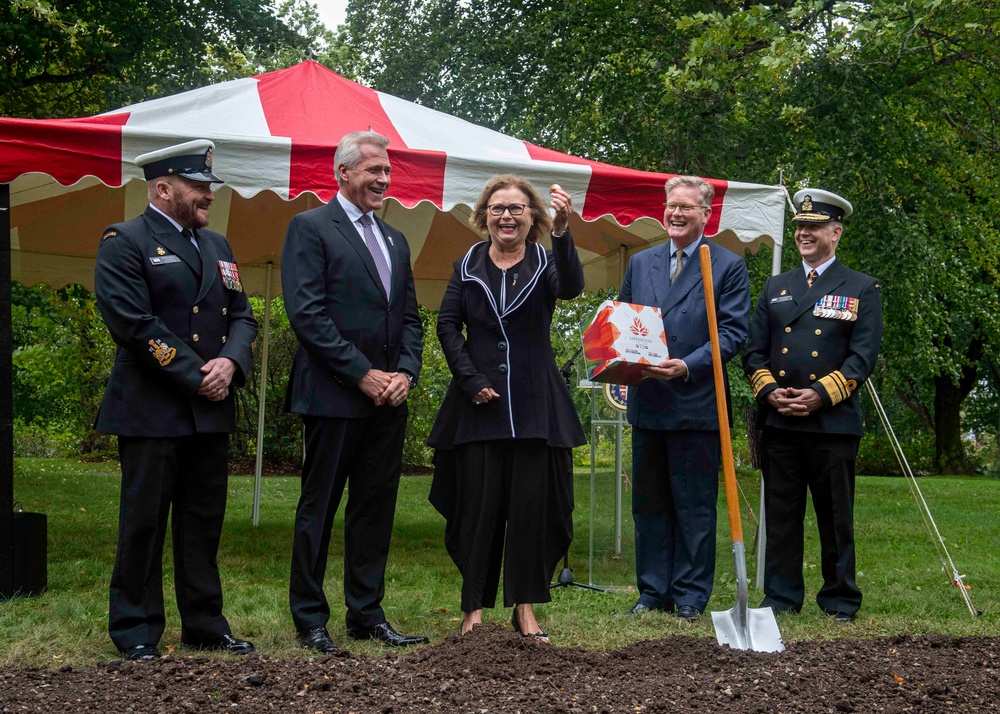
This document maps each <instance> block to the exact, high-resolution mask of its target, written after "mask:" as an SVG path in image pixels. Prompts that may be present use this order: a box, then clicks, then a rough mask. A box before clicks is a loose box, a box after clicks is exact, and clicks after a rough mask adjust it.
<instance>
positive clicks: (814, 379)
mask: <svg viewBox="0 0 1000 714" xmlns="http://www.w3.org/2000/svg"><path fill="white" fill-rule="evenodd" d="M809 381H810V382H815V381H816V375H815V374H810V375H809Z"/></svg>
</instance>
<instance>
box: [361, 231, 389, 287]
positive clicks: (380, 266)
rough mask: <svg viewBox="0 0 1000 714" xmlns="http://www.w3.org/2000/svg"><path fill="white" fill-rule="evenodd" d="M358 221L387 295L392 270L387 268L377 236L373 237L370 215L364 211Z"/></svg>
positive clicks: (387, 264)
mask: <svg viewBox="0 0 1000 714" xmlns="http://www.w3.org/2000/svg"><path fill="white" fill-rule="evenodd" d="M358 223H360V224H361V232H362V234H364V237H365V245H366V246H368V252H369V253H371V254H372V260H374V261H375V268H376V269H377V270H378V277H379V278H380V279H381V280H382V287H383V288H385V295H386V297H389V286H390V285H391V284H392V272H391V271H390V270H389V263H388V262H386V259H385V254H384V253H383V252H382V248H381V246H379V244H378V238H376V237H375V231H373V230H372V217H371V216H369V215H368V214H367V213H366V214H364V215H363V216H361V218H359V219H358Z"/></svg>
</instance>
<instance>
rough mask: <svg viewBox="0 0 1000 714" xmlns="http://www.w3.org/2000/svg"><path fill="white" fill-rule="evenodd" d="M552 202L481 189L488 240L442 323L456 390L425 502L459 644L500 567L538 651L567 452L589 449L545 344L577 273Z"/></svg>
mask: <svg viewBox="0 0 1000 714" xmlns="http://www.w3.org/2000/svg"><path fill="white" fill-rule="evenodd" d="M550 195H551V207H552V209H553V212H554V218H550V217H549V212H548V210H547V207H546V206H545V204H544V202H543V201H542V199H541V197H540V196H539V195H538V192H537V191H536V190H535V189H534V187H533V186H532V185H531V184H530V183H529V182H528V181H527V180H525V179H523V178H521V177H519V176H512V175H505V176H496V177H494V178H492V179H490V180H489V181H488V182H487V184H486V187H485V188H484V189H483V192H482V194H481V195H480V197H479V200H478V201H477V202H476V205H475V207H474V208H473V213H472V216H471V217H470V219H469V222H470V223H471V224H472V225H473V226H474V227H475V228H477V229H478V230H480V231H482V232H484V233H485V234H486V240H485V241H484V242H482V243H478V244H476V245H474V246H473V247H472V248H471V249H470V250H469V252H468V253H466V254H465V256H464V257H463V258H462V259H461V260H458V261H456V262H455V270H454V272H453V274H452V276H451V280H450V282H449V283H448V288H447V290H446V292H445V295H444V299H443V300H442V302H441V310H440V313H439V314H438V328H437V334H438V338H439V339H440V340H441V347H442V349H443V350H444V355H445V358H446V359H447V361H448V366H449V368H450V369H451V373H452V380H451V385H450V386H449V388H448V392H447V394H446V395H445V398H444V401H443V403H442V405H441V410H440V412H439V413H438V417H437V421H436V422H435V424H434V428H433V429H432V430H431V435H430V437H429V439H428V443H429V444H430V446H432V447H434V449H435V455H434V484H433V486H432V489H431V502H432V503H433V504H434V506H435V508H437V509H438V511H440V512H441V514H442V515H443V516H444V517H445V518H446V520H447V526H446V528H445V544H446V545H447V547H448V551H449V553H450V554H451V556H452V558H453V559H454V561H455V564H456V565H457V566H458V569H459V571H460V572H461V574H462V634H465V633H466V632H468V631H469V630H471V629H472V627H473V626H474V625H476V624H478V623H480V622H482V614H483V608H484V607H493V606H494V605H495V602H496V592H497V588H498V585H499V580H500V571H501V563H502V564H503V581H504V606H505V607H510V606H514V612H513V614H512V622H513V624H514V627H515V628H516V629H517V630H518V631H519V632H520V633H521V634H522V635H524V636H525V637H533V638H535V639H536V640H540V641H545V642H547V641H548V635H547V634H546V633H544V632H542V631H541V628H540V627H539V626H538V622H537V621H536V620H535V614H534V611H533V608H532V605H533V603H538V602H549V600H550V599H551V598H550V596H549V582H550V580H551V578H552V574H553V572H554V571H555V568H556V566H557V565H558V562H559V559H560V558H561V557H562V556H563V555H564V554H565V552H566V550H567V548H569V544H570V541H571V540H572V538H573V522H572V512H573V463H572V447H574V446H579V445H580V444H583V443H585V442H586V439H585V438H584V435H583V429H582V427H581V426H580V420H579V418H578V417H577V415H576V411H575V409H574V408H573V402H572V399H571V398H570V394H569V389H568V388H567V387H566V384H565V382H564V381H563V379H562V377H561V376H560V374H559V370H558V367H557V366H556V362H555V356H554V354H553V352H552V343H551V340H550V337H549V330H550V327H551V324H552V313H553V311H554V310H555V306H556V300H559V299H563V300H569V299H572V298H574V297H576V296H577V295H579V294H580V292H581V291H582V290H583V266H582V265H581V263H580V258H579V256H578V255H577V253H576V247H575V246H574V245H573V238H572V236H571V235H570V233H569V217H570V214H571V213H572V212H573V204H572V199H571V198H570V196H569V194H568V193H566V192H565V191H563V190H562V189H561V188H560V187H559V186H557V185H554V186H552V188H551V189H550ZM550 228H551V240H552V250H546V249H545V248H543V247H542V246H541V245H540V244H539V238H541V237H543V236H544V235H545V233H546V232H548V231H549V230H550ZM505 536H506V538H505ZM505 539H506V543H505Z"/></svg>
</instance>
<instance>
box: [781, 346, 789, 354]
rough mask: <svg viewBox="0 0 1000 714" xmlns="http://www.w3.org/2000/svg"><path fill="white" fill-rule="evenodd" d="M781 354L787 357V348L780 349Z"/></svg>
mask: <svg viewBox="0 0 1000 714" xmlns="http://www.w3.org/2000/svg"><path fill="white" fill-rule="evenodd" d="M781 354H783V355H787V354H788V348H787V347H782V348H781Z"/></svg>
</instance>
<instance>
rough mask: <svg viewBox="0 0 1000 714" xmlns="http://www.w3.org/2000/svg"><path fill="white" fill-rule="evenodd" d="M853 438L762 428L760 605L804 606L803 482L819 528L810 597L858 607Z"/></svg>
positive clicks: (842, 608) (835, 606)
mask: <svg viewBox="0 0 1000 714" xmlns="http://www.w3.org/2000/svg"><path fill="white" fill-rule="evenodd" d="M859 442H860V439H859V437H857V436H853V435H851V434H827V433H813V432H800V431H792V430H790V429H775V428H771V427H768V428H766V429H765V430H764V438H763V443H762V446H763V451H762V456H763V462H762V470H763V474H764V514H765V518H766V521H767V548H766V552H765V556H764V594H765V597H764V602H763V605H764V606H766V607H772V608H774V609H775V610H776V611H783V610H791V611H794V612H798V611H799V610H800V609H801V608H802V603H803V601H804V599H805V583H804V580H803V577H802V561H803V547H804V546H803V530H804V528H803V519H804V518H805V512H806V489H807V488H808V490H809V491H810V492H811V493H812V501H813V509H814V510H815V512H816V525H817V527H818V528H819V542H820V563H821V570H822V573H823V587H822V589H821V590H820V591H819V593H818V594H817V595H816V604H817V605H819V608H820V609H821V610H822V611H823V612H826V613H830V614H837V613H844V614H847V615H854V614H855V613H856V612H857V611H858V609H859V608H860V607H861V590H860V589H859V588H858V586H857V583H856V582H855V580H854V573H855V551H854V467H855V461H856V459H857V454H858V444H859Z"/></svg>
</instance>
